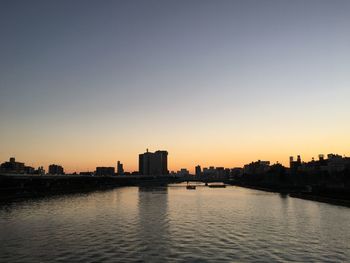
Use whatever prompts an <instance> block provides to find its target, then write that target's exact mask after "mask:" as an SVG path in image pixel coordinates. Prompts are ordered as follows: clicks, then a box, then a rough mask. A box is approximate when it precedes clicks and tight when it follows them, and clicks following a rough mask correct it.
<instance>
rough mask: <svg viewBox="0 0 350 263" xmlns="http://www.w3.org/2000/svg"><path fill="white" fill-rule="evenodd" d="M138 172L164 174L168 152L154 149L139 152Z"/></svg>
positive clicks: (142, 173) (166, 172)
mask: <svg viewBox="0 0 350 263" xmlns="http://www.w3.org/2000/svg"><path fill="white" fill-rule="evenodd" d="M139 173H140V174H141V175H166V174H169V171H168V152H167V151H156V152H154V153H152V152H149V151H148V149H147V151H146V152H145V153H142V154H139Z"/></svg>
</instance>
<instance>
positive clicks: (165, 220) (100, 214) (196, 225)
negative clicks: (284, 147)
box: [0, 185, 350, 262]
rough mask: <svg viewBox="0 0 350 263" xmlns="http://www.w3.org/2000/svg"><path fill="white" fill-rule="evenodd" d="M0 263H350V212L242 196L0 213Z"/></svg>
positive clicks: (126, 193)
mask: <svg viewBox="0 0 350 263" xmlns="http://www.w3.org/2000/svg"><path fill="white" fill-rule="evenodd" d="M0 242H1V243H0V262H135V261H136V262H252V261H253V262H257V261H258V262H346V261H347V262H349V261H350V208H347V207H341V206H335V205H330V204H325V203H318V202H314V201H308V200H302V199H297V198H291V197H287V196H282V195H280V194H276V193H268V192H263V191H257V190H251V189H245V188H240V187H234V186H232V187H231V186H230V187H226V188H208V187H204V186H201V187H197V189H196V190H187V189H186V187H184V185H171V186H169V187H163V188H143V187H123V188H116V189H113V190H109V191H101V192H92V193H85V194H74V195H62V196H54V197H48V198H41V199H29V200H26V201H16V202H11V203H6V204H1V205H0Z"/></svg>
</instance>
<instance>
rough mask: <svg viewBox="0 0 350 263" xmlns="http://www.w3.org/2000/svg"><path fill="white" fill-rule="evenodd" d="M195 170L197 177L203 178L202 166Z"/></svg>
mask: <svg viewBox="0 0 350 263" xmlns="http://www.w3.org/2000/svg"><path fill="white" fill-rule="evenodd" d="M195 170H196V176H201V174H202V168H201V166H200V165H197V166H196V168H195Z"/></svg>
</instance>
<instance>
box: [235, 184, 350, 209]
mask: <svg viewBox="0 0 350 263" xmlns="http://www.w3.org/2000/svg"><path fill="white" fill-rule="evenodd" d="M235 185H237V186H240V187H244V188H249V189H254V190H259V191H265V192H273V193H280V194H282V195H289V196H290V197H293V198H300V199H304V200H310V201H315V202H321V203H328V204H333V205H341V206H346V207H350V198H349V195H350V190H349V189H348V190H346V189H330V188H317V189H316V190H314V191H310V192H306V191H305V187H290V186H283V187H278V186H266V185H265V186H257V185H248V184H235Z"/></svg>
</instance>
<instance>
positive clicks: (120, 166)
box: [117, 161, 124, 175]
mask: <svg viewBox="0 0 350 263" xmlns="http://www.w3.org/2000/svg"><path fill="white" fill-rule="evenodd" d="M117 173H118V175H122V174H124V168H123V164H122V163H121V162H120V161H118V163H117Z"/></svg>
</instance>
